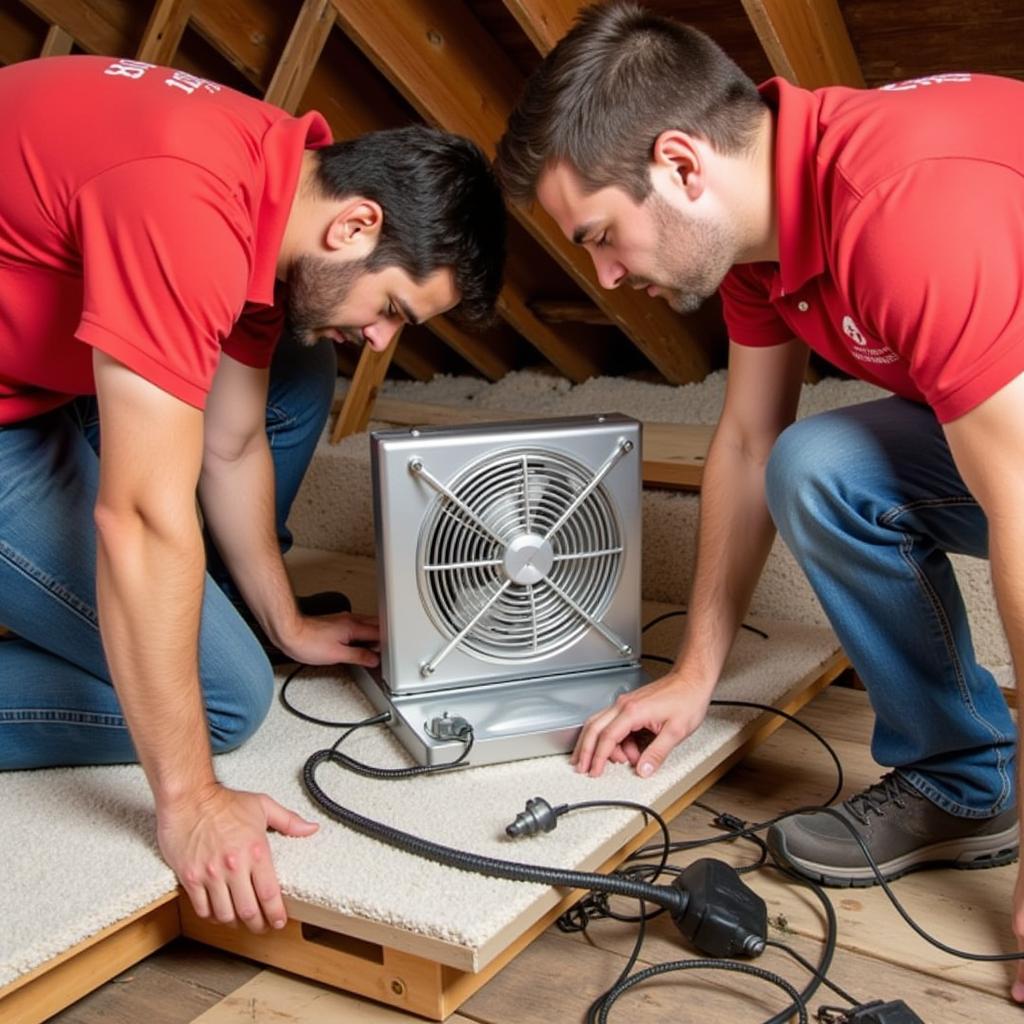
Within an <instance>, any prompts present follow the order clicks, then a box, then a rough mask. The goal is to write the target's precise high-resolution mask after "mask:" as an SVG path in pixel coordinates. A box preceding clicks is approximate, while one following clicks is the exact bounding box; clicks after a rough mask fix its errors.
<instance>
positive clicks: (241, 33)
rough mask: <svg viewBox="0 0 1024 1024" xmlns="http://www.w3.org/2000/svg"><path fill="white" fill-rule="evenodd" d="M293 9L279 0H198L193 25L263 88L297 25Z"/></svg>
mask: <svg viewBox="0 0 1024 1024" xmlns="http://www.w3.org/2000/svg"><path fill="white" fill-rule="evenodd" d="M293 10H294V6H293V5H292V4H289V3H279V2H277V0H195V11H194V13H193V15H192V26H193V27H194V28H195V30H196V31H197V32H198V33H199V34H200V35H201V36H202V37H203V38H204V39H205V40H206V41H207V42H208V43H209V44H210V45H211V46H212V47H213V48H214V49H215V50H216V51H217V52H218V53H219V54H221V56H222V57H224V58H225V59H226V60H227V61H228V62H229V63H230V64H232V65H233V66H234V67H235V68H236V69H237V70H238V71H239V72H240V73H241V74H242V75H244V76H245V77H246V78H247V79H248V80H249V81H250V82H252V83H253V85H255V86H256V87H257V88H259V89H260V91H261V92H264V91H265V90H266V89H267V88H268V87H269V85H270V81H271V78H272V77H273V74H274V69H275V67H276V66H277V59H278V58H277V55H278V54H283V53H284V50H285V48H286V47H287V45H288V40H289V38H290V36H291V34H292V31H293V29H294V27H295V22H294V21H293V15H292V13H291V12H292V11H293Z"/></svg>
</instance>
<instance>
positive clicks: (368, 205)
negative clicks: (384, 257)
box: [323, 196, 384, 259]
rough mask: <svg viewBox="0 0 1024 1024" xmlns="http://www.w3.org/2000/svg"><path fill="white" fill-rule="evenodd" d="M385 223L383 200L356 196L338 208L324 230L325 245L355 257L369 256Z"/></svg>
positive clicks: (333, 250)
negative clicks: (381, 202) (381, 201)
mask: <svg viewBox="0 0 1024 1024" xmlns="http://www.w3.org/2000/svg"><path fill="white" fill-rule="evenodd" d="M383 224H384V211H383V210H382V209H381V207H380V203H376V202H374V201H373V200H372V199H364V198H362V197H361V196H356V197H354V198H351V199H346V200H344V201H343V202H342V204H341V206H339V207H338V208H337V210H336V211H335V214H334V217H333V218H332V219H331V222H330V223H329V224H328V225H327V230H326V232H325V233H324V239H323V241H324V247H325V248H326V249H327V250H328V251H329V252H346V253H347V254H349V255H351V256H352V257H353V258H354V259H355V258H362V257H364V256H368V255H369V254H370V253H371V252H372V251H373V248H374V246H375V245H376V244H377V239H378V238H379V237H380V231H381V228H382V227H383Z"/></svg>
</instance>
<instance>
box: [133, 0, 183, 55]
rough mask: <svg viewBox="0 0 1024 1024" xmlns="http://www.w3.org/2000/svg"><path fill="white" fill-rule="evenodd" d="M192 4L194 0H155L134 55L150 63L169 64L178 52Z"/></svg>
mask: <svg viewBox="0 0 1024 1024" xmlns="http://www.w3.org/2000/svg"><path fill="white" fill-rule="evenodd" d="M193 6H194V0H157V3H156V4H155V5H154V7H153V12H152V13H151V14H150V16H149V24H148V25H146V31H145V32H143V33H142V42H141V43H140V44H139V48H138V51H137V52H136V54H135V55H136V57H137V58H138V59H139V60H145V61H149V62H150V63H151V64H170V63H171V62H172V61H173V60H174V55H175V53H177V52H178V45H179V44H180V43H181V37H182V36H183V35H184V34H185V29H186V27H187V26H188V19H189V18H190V17H191V16H192V8H193Z"/></svg>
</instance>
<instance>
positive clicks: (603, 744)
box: [588, 707, 637, 779]
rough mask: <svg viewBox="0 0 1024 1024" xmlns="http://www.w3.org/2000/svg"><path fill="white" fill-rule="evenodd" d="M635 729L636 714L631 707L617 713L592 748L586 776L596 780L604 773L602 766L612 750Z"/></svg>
mask: <svg viewBox="0 0 1024 1024" xmlns="http://www.w3.org/2000/svg"><path fill="white" fill-rule="evenodd" d="M636 727H637V713H636V711H634V710H633V708H632V707H629V708H626V709H625V710H622V711H619V712H618V714H616V716H615V717H614V718H613V719H612V721H611V722H609V723H608V724H607V725H606V726H605V727H604V729H603V730H602V731H601V736H600V738H599V739H598V741H597V743H596V744H595V746H594V753H593V756H592V757H591V759H590V769H589V772H588V774H589V775H590V776H591V777H592V778H595V779H596V778H597V777H598V776H600V774H601V773H602V772H603V771H604V766H605V764H606V763H607V761H608V758H609V757H610V756H611V753H612V751H613V750H615V749H616V747H618V746H619V744H620V743H621V742H622V741H623V740H624V739H625V738H626V737H627V736H628V735H629V734H630V733H631V732H633V731H635V729H636Z"/></svg>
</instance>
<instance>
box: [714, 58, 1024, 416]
mask: <svg viewBox="0 0 1024 1024" xmlns="http://www.w3.org/2000/svg"><path fill="white" fill-rule="evenodd" d="M761 94H762V95H763V96H764V97H765V98H766V99H767V100H768V102H769V104H770V105H771V106H772V108H773V109H774V111H775V114H776V128H777V130H776V157H775V168H776V184H775V191H776V197H777V201H778V225H779V262H778V263H751V264H744V265H740V266H737V267H734V268H733V270H732V271H731V272H730V273H729V275H728V276H727V277H726V279H725V281H724V282H723V284H722V289H721V292H722V298H723V305H724V312H725V319H726V323H727V324H728V327H729V334H730V337H731V338H732V339H733V340H734V341H736V342H737V343H738V344H741V345H753V346H768V345H777V344H780V343H782V342H784V341H788V340H789V339H791V338H793V337H794V336H795V337H797V338H800V339H801V340H803V341H805V342H806V343H807V344H808V345H809V346H810V347H811V348H812V349H813V350H814V351H816V352H818V353H820V354H821V355H822V356H824V357H825V358H826V359H828V360H829V361H830V362H832V363H834V364H835V365H837V366H839V367H841V368H842V369H843V370H846V371H847V372H849V373H851V374H853V375H854V376H855V377H859V378H861V379H862V380H867V381H870V382H872V383H874V384H878V385H880V386H881V387H883V388H887V389H888V390H890V391H893V392H895V393H896V394H898V395H902V396H904V397H906V398H910V399H914V400H916V401H920V402H926V403H927V404H928V405H930V406H931V407H932V408H933V409H934V410H935V413H936V415H937V416H938V418H939V419H940V420H941V421H942V422H944V423H945V422H949V421H950V420H954V419H956V418H957V417H959V416H962V415H963V414H964V413H966V412H969V411H970V410H971V409H973V408H974V407H975V406H976V405H978V404H980V403H981V402H983V401H984V400H985V399H986V398H988V397H990V396H991V395H993V394H994V393H995V392H996V391H998V390H999V389H1000V388H1001V387H1003V385H1005V384H1007V383H1009V382H1010V381H1011V380H1013V378H1014V377H1016V376H1017V375H1018V374H1020V373H1021V372H1024V176H1022V174H1024V83H1021V82H1017V81H1013V80H1010V79H1003V78H994V77H989V76H983V75H969V74H948V75H936V76H934V77H932V78H925V79H916V80H914V81H910V82H899V83H895V84H893V85H890V86H885V87H883V88H881V89H874V90H854V89H845V88H830V89H820V90H818V91H817V92H808V91H806V90H803V89H798V88H795V87H794V86H791V85H789V84H788V83H786V82H785V81H782V80H781V79H772V80H771V81H769V82H766V83H765V84H764V85H763V86H762V87H761Z"/></svg>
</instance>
